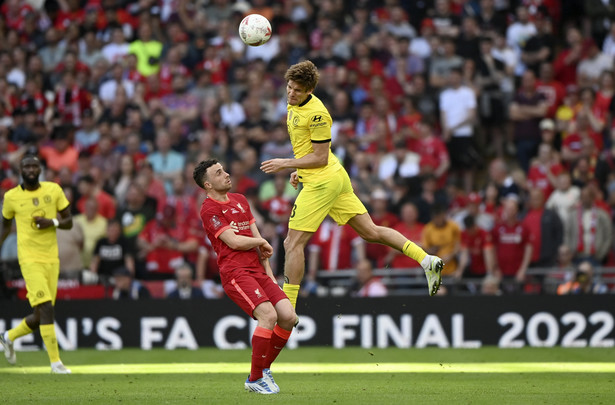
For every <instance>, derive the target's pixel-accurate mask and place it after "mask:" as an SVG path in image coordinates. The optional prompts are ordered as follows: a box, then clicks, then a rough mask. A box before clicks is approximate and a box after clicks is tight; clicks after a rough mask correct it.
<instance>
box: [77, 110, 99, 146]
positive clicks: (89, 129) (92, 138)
mask: <svg viewBox="0 0 615 405" xmlns="http://www.w3.org/2000/svg"><path fill="white" fill-rule="evenodd" d="M81 119H82V122H81V128H79V129H78V130H77V132H75V147H76V148H77V150H79V151H84V150H88V151H91V150H92V149H94V148H95V147H96V144H98V141H99V140H100V130H99V129H98V127H97V126H96V119H95V117H94V111H92V110H91V109H87V110H83V114H82V117H81Z"/></svg>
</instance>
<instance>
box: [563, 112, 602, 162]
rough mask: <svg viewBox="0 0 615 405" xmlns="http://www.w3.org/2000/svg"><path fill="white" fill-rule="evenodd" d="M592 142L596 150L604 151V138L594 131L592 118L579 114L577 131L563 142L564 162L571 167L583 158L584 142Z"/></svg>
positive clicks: (582, 113)
mask: <svg viewBox="0 0 615 405" xmlns="http://www.w3.org/2000/svg"><path fill="white" fill-rule="evenodd" d="M586 139H587V140H591V141H592V142H593V144H594V146H595V148H596V150H602V148H603V143H602V137H601V135H600V134H599V133H596V132H594V131H593V130H592V128H591V126H590V118H589V116H588V115H587V114H586V113H584V112H579V113H578V114H577V120H576V131H575V132H574V133H571V134H570V135H568V136H567V137H566V138H565V139H564V141H563V142H562V161H563V162H564V164H566V165H568V166H570V165H572V164H574V162H575V161H576V160H578V159H579V158H581V157H582V155H583V149H584V144H583V143H584V140H586Z"/></svg>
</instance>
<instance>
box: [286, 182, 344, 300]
mask: <svg viewBox="0 0 615 405" xmlns="http://www.w3.org/2000/svg"><path fill="white" fill-rule="evenodd" d="M342 186H343V179H342V178H340V177H339V176H332V177H331V178H329V179H326V180H323V181H320V182H318V183H304V184H303V189H302V190H301V192H299V195H298V196H297V199H296V200H295V204H294V205H293V210H292V212H291V214H290V219H289V221H288V228H289V230H288V236H287V237H286V239H285V240H284V251H285V253H286V257H285V260H284V286H283V289H284V292H285V293H286V295H287V296H288V299H289V300H290V303H291V304H292V305H293V307H295V306H296V303H297V295H298V294H299V286H300V284H301V281H302V280H303V275H304V273H305V254H304V251H305V246H306V245H307V243H308V242H309V240H310V238H311V237H312V235H313V234H314V232H316V231H317V230H318V227H319V226H320V224H321V223H322V221H323V220H324V219H325V217H326V216H327V214H328V213H329V211H330V210H331V207H332V206H333V204H335V201H336V200H337V197H338V195H339V193H340V192H341V191H342Z"/></svg>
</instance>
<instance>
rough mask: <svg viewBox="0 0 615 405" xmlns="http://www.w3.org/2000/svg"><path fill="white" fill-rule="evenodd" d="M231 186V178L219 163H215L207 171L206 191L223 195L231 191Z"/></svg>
mask: <svg viewBox="0 0 615 405" xmlns="http://www.w3.org/2000/svg"><path fill="white" fill-rule="evenodd" d="M231 185H232V183H231V176H230V175H229V174H228V173H227V172H225V171H224V168H223V167H222V165H221V164H220V163H216V164H215V165H213V166H211V167H210V168H209V169H207V180H206V181H205V189H206V190H214V191H217V192H222V193H224V192H227V191H229V190H230V189H231Z"/></svg>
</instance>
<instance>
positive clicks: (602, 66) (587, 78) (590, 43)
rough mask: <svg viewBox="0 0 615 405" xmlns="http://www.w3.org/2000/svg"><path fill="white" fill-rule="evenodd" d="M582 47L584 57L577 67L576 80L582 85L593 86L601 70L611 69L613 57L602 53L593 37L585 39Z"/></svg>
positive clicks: (596, 82)
mask: <svg viewBox="0 0 615 405" xmlns="http://www.w3.org/2000/svg"><path fill="white" fill-rule="evenodd" d="M583 48H584V50H585V57H584V58H583V60H582V61H581V62H580V63H579V65H578V67H577V78H578V79H577V80H578V82H579V83H582V84H583V85H584V86H595V85H597V84H598V79H599V78H600V75H601V74H602V73H603V72H605V71H609V70H613V57H612V56H610V55H607V54H605V53H602V52H601V51H600V48H598V45H596V42H595V41H594V40H593V39H588V40H587V41H585V42H584V43H583Z"/></svg>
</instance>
